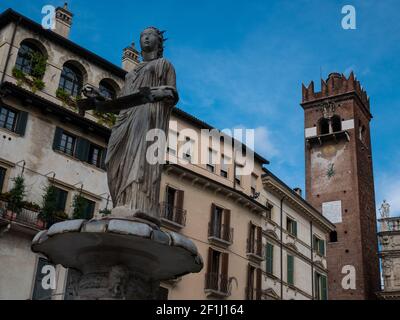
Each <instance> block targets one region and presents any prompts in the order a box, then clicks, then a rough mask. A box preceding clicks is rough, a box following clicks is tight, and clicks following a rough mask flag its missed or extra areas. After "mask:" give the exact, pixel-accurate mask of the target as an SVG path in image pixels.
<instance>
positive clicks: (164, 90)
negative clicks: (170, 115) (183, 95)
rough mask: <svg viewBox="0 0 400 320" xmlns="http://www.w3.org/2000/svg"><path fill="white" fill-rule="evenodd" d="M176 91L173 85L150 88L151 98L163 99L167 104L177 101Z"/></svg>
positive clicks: (155, 99)
mask: <svg viewBox="0 0 400 320" xmlns="http://www.w3.org/2000/svg"><path fill="white" fill-rule="evenodd" d="M177 97H178V93H177V91H176V88H175V87H172V86H160V87H154V88H151V100H153V101H163V102H165V103H167V104H171V105H174V104H175V103H176V102H177V100H178V99H177Z"/></svg>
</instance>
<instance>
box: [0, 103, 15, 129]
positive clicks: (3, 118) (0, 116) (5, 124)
mask: <svg viewBox="0 0 400 320" xmlns="http://www.w3.org/2000/svg"><path fill="white" fill-rule="evenodd" d="M16 124H17V113H16V112H15V111H13V110H11V109H8V108H6V107H1V110H0V128H4V129H7V130H10V131H13V132H14V131H15V126H16Z"/></svg>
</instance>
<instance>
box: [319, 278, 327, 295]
mask: <svg viewBox="0 0 400 320" xmlns="http://www.w3.org/2000/svg"><path fill="white" fill-rule="evenodd" d="M326 280H327V279H326V277H325V276H321V300H327V299H328V294H327V283H326V282H327V281H326Z"/></svg>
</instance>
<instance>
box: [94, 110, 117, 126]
mask: <svg viewBox="0 0 400 320" xmlns="http://www.w3.org/2000/svg"><path fill="white" fill-rule="evenodd" d="M93 115H94V116H95V117H96V118H97V123H98V124H100V125H105V126H107V127H112V126H113V125H114V124H115V122H116V121H117V116H116V115H115V114H114V113H111V112H109V113H103V112H97V111H93Z"/></svg>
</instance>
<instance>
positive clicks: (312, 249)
mask: <svg viewBox="0 0 400 320" xmlns="http://www.w3.org/2000/svg"><path fill="white" fill-rule="evenodd" d="M310 239H311V295H312V300H314V254H313V252H314V237H313V224H312V221H310Z"/></svg>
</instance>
